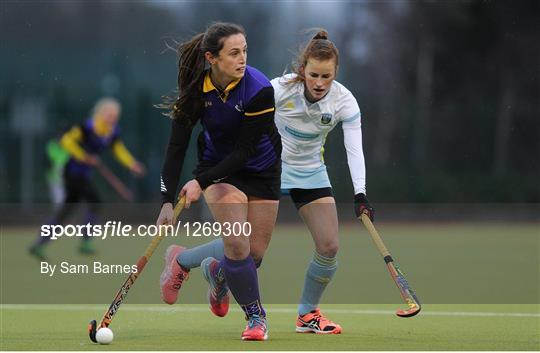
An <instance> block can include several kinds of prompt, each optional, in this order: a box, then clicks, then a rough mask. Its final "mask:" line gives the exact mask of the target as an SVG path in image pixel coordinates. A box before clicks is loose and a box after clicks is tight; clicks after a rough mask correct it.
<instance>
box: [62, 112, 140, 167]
mask: <svg viewBox="0 0 540 353" xmlns="http://www.w3.org/2000/svg"><path fill="white" fill-rule="evenodd" d="M60 144H61V146H62V147H63V148H64V149H65V150H66V151H68V152H69V154H70V155H71V158H70V159H69V161H68V163H67V165H66V173H69V174H71V175H77V176H84V177H87V176H89V175H90V172H91V170H92V167H91V166H89V165H87V164H85V163H84V162H83V161H84V159H85V158H86V156H87V154H95V155H99V154H101V153H102V152H103V151H104V150H105V149H107V148H109V147H112V149H113V153H114V155H115V157H116V158H117V159H118V160H119V161H120V163H122V164H123V165H124V166H126V167H130V166H131V165H132V164H133V163H135V159H134V158H133V156H132V155H131V154H130V153H129V151H128V150H127V148H126V147H125V145H124V144H123V142H122V141H121V140H120V130H119V128H118V126H114V127H112V128H111V127H107V126H106V125H105V124H103V123H102V122H101V121H100V120H99V119H92V118H89V119H87V120H86V121H85V122H84V123H83V124H80V125H76V126H74V127H72V128H71V130H69V131H68V132H66V133H65V134H64V135H63V136H62V138H61V139H60Z"/></svg>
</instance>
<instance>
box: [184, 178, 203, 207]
mask: <svg viewBox="0 0 540 353" xmlns="http://www.w3.org/2000/svg"><path fill="white" fill-rule="evenodd" d="M201 194H202V189H201V186H200V185H199V182H198V181H197V180H195V179H191V180H190V181H188V182H187V183H186V185H184V187H183V188H182V190H180V196H179V199H180V198H182V196H185V197H186V205H185V208H189V206H191V202H195V201H198V200H199V198H200V197H201Z"/></svg>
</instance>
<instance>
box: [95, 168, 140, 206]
mask: <svg viewBox="0 0 540 353" xmlns="http://www.w3.org/2000/svg"><path fill="white" fill-rule="evenodd" d="M96 169H97V170H98V171H99V172H100V174H101V175H102V176H103V178H105V180H107V182H108V183H109V184H111V186H112V187H113V189H114V190H116V192H117V193H118V194H119V195H120V196H122V198H123V199H124V200H126V201H130V202H131V201H133V200H134V197H133V192H131V190H129V189H128V188H127V187H126V186H125V185H124V183H122V181H120V179H118V177H117V176H116V175H114V173H113V172H112V171H111V170H110V169H109V168H108V167H107V166H106V165H105V164H103V163H101V162H99V163H98V164H97V166H96Z"/></svg>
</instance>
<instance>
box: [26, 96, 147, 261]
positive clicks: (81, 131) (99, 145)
mask: <svg viewBox="0 0 540 353" xmlns="http://www.w3.org/2000/svg"><path fill="white" fill-rule="evenodd" d="M121 108H122V107H121V105H120V103H119V102H118V101H117V100H116V99H114V98H111V97H105V98H101V99H100V100H99V101H98V102H96V104H95V106H94V109H93V112H92V116H91V117H90V118H88V119H87V120H85V121H84V122H83V123H81V124H78V125H75V126H73V127H72V128H71V129H70V130H69V131H67V132H66V133H65V134H63V135H62V137H61V138H60V141H59V146H60V147H61V148H62V149H63V150H65V152H66V153H68V154H69V160H68V161H67V163H66V166H65V168H64V172H63V178H64V185H65V189H66V195H65V198H64V200H63V203H62V206H61V207H60V208H59V209H58V210H57V212H56V213H55V215H54V216H53V217H52V218H51V219H50V220H49V221H48V224H64V223H65V222H66V220H67V219H68V217H69V216H70V215H71V214H72V213H73V211H75V208H76V206H77V205H78V204H79V203H80V201H81V200H84V201H86V202H87V203H88V210H87V212H86V215H85V220H84V222H83V224H87V223H90V224H94V223H95V222H96V219H97V214H98V210H99V204H100V197H99V195H98V192H97V190H96V188H95V187H94V183H92V180H91V175H92V170H93V169H94V167H96V166H98V164H99V163H100V159H99V155H100V154H102V153H103V152H104V151H105V150H107V149H109V148H110V149H111V150H112V152H113V154H114V156H115V157H116V159H117V160H118V161H119V162H120V163H121V164H122V165H123V166H124V167H126V168H127V169H129V170H130V171H131V172H133V173H134V174H135V175H138V176H142V175H144V174H145V168H144V165H143V164H142V163H140V162H138V161H137V160H136V159H135V158H134V157H133V156H132V155H131V153H130V152H129V151H128V149H127V148H126V146H125V145H124V143H123V142H122V139H121V138H120V129H119V127H118V120H119V119H120V113H121ZM83 235H84V236H83V237H82V243H81V246H80V248H79V251H80V252H81V253H83V254H93V253H94V248H93V247H92V245H91V242H90V239H91V238H90V237H89V236H88V234H87V233H86V232H85V233H84V234H83ZM49 240H50V237H45V236H41V234H40V235H39V236H38V240H37V241H36V242H35V243H34V244H33V245H32V246H31V248H30V253H31V254H32V255H33V256H35V257H37V258H38V259H41V260H43V259H45V254H44V250H45V245H46V244H47V243H48V241H49Z"/></svg>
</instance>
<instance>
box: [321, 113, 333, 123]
mask: <svg viewBox="0 0 540 353" xmlns="http://www.w3.org/2000/svg"><path fill="white" fill-rule="evenodd" d="M331 121H332V114H330V113H323V114H322V115H321V123H322V124H324V125H328V124H330V122H331Z"/></svg>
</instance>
